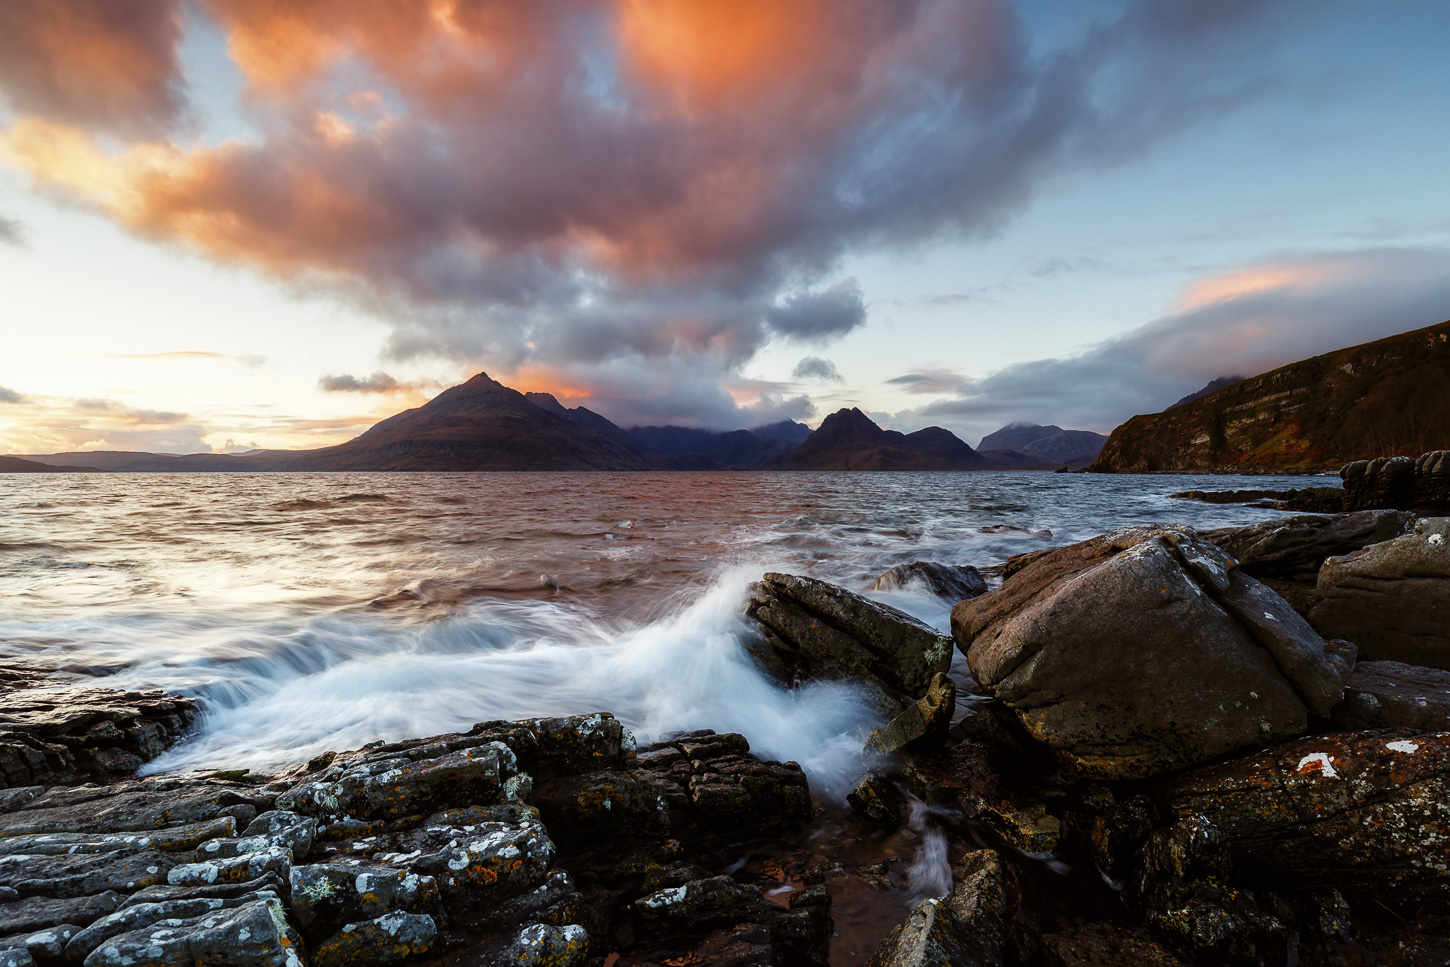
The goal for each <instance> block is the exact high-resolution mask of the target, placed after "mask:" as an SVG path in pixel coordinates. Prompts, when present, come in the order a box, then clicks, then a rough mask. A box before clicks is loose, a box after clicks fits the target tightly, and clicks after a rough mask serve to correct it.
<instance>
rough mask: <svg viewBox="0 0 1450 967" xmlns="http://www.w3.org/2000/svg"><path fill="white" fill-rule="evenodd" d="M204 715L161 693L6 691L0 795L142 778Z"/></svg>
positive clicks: (0, 694)
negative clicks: (8, 791)
mask: <svg viewBox="0 0 1450 967" xmlns="http://www.w3.org/2000/svg"><path fill="white" fill-rule="evenodd" d="M27 684H31V683H29V682H27ZM197 715H198V713H197V709H196V703H195V702H193V701H192V700H191V699H186V698H178V697H177V696H174V695H167V694H165V693H163V692H158V691H146V692H118V691H112V690H110V689H104V688H78V687H68V688H57V689H37V688H22V689H17V690H13V691H12V690H8V689H0V789H15V788H20V787H25V786H32V785H36V784H40V783H46V784H50V783H57V782H74V781H78V780H79V779H82V778H109V777H112V776H117V775H124V774H127V773H131V772H135V771H136V770H137V769H138V768H140V766H141V764H142V763H144V762H146V761H147V760H149V759H152V758H154V757H155V756H156V755H158V754H159V753H161V752H162V751H164V750H165V749H167V748H169V747H170V746H171V745H172V743H174V742H175V741H176V740H177V739H179V738H180V737H181V736H182V735H183V734H184V733H185V732H186V731H187V730H188V729H190V728H191V726H192V725H193V724H194V723H195V722H196V719H197Z"/></svg>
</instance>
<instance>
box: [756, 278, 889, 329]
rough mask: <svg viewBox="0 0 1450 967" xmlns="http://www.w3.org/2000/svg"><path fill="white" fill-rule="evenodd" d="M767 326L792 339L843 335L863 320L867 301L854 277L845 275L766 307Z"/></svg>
mask: <svg viewBox="0 0 1450 967" xmlns="http://www.w3.org/2000/svg"><path fill="white" fill-rule="evenodd" d="M765 320H766V322H767V323H768V324H769V325H770V328H771V329H773V330H775V331H776V332H778V333H780V334H781V335H782V336H786V337H788V338H791V339H799V340H801V341H806V342H808V341H812V340H816V341H819V340H826V339H830V338H832V337H834V336H844V335H845V334H846V333H848V332H850V331H851V330H852V329H856V328H859V327H860V326H862V325H863V324H864V323H865V322H866V303H865V301H864V300H863V299H862V297H861V286H860V284H859V283H858V282H857V281H856V280H855V279H845V280H843V281H841V282H838V283H836V284H835V285H833V286H831V287H830V288H829V289H826V290H824V291H822V292H797V293H793V294H792V295H789V296H786V298H785V300H784V301H783V302H782V303H781V304H780V305H777V306H771V307H770V308H769V309H767V310H766V313H765Z"/></svg>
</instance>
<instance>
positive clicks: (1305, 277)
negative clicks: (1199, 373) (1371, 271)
mask: <svg viewBox="0 0 1450 967" xmlns="http://www.w3.org/2000/svg"><path fill="white" fill-rule="evenodd" d="M1327 278H1328V270H1327V269H1326V268H1325V267H1324V266H1323V265H1313V264H1304V263H1300V264H1276V265H1260V266H1254V267H1253V268H1248V269H1243V270H1240V271H1236V272H1228V273H1225V274H1223V275H1213V276H1209V277H1208V278H1206V279H1199V280H1198V281H1196V282H1194V283H1193V284H1191V285H1190V286H1189V287H1188V289H1187V291H1185V292H1184V294H1183V298H1182V299H1181V300H1180V302H1179V309H1180V311H1187V310H1190V309H1198V308H1202V307H1203V306H1207V305H1211V304H1213V303H1215V302H1223V301H1225V300H1228V299H1237V298H1241V297H1242V296H1246V295H1256V294H1258V293H1262V292H1269V291H1272V290H1275V289H1303V288H1306V287H1309V286H1313V285H1318V284H1320V283H1322V282H1324V281H1325V280H1326V279H1327Z"/></svg>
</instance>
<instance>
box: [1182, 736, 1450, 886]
mask: <svg viewBox="0 0 1450 967" xmlns="http://www.w3.org/2000/svg"><path fill="white" fill-rule="evenodd" d="M1164 797H1165V799H1166V801H1167V803H1168V807H1169V809H1170V810H1171V811H1172V813H1173V815H1174V816H1175V817H1176V818H1178V819H1179V820H1191V821H1193V822H1198V821H1199V819H1201V820H1202V821H1204V822H1206V823H1208V824H1210V825H1211V826H1212V827H1213V829H1214V830H1215V831H1216V834H1217V835H1220V836H1222V837H1223V841H1224V843H1225V845H1226V847H1227V849H1228V851H1229V854H1230V856H1231V858H1232V861H1233V868H1234V870H1235V871H1237V872H1238V873H1240V874H1242V875H1251V876H1255V877H1258V878H1260V879H1263V880H1265V881H1267V882H1271V883H1275V884H1279V885H1281V886H1283V887H1287V888H1291V889H1296V890H1306V889H1314V888H1319V887H1322V888H1326V889H1331V888H1332V889H1337V890H1341V891H1345V892H1346V893H1352V894H1357V895H1361V896H1367V897H1374V898H1375V899H1376V901H1377V902H1381V903H1387V904H1392V905H1395V906H1398V907H1401V908H1413V906H1414V904H1415V903H1416V901H1417V899H1420V898H1432V899H1435V900H1438V901H1442V902H1443V901H1444V900H1446V899H1450V868H1447V866H1446V863H1445V849H1446V844H1447V843H1450V734H1447V733H1426V734H1409V733H1400V734H1399V735H1396V734H1395V733H1376V732H1371V733H1345V734H1338V735H1324V736H1315V737H1311V738H1304V739H1300V740H1298V741H1296V742H1291V743H1287V744H1285V745H1281V746H1277V747H1275V748H1272V749H1269V750H1267V751H1265V752H1261V753H1258V754H1256V755H1252V756H1247V757H1244V758H1241V759H1235V760H1232V761H1229V762H1225V763H1222V764H1219V765H1213V766H1206V767H1204V768H1201V769H1198V770H1195V771H1193V772H1189V773H1187V774H1185V775H1183V776H1182V777H1179V778H1177V779H1176V780H1174V781H1173V782H1171V783H1169V784H1168V785H1167V787H1166V788H1165V790H1164Z"/></svg>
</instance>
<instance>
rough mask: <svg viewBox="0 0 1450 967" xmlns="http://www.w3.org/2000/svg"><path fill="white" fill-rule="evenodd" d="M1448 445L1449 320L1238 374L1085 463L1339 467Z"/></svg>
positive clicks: (1103, 466) (1125, 429)
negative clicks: (1266, 369)
mask: <svg viewBox="0 0 1450 967" xmlns="http://www.w3.org/2000/svg"><path fill="white" fill-rule="evenodd" d="M1446 446H1450V322H1444V323H1441V324H1439V325H1436V326H1429V327H1427V328H1425V329H1417V330H1415V331H1413V332H1407V333H1401V334H1400V335H1398V336H1391V337H1389V338H1388V339H1380V340H1378V341H1376V342H1371V343H1365V344H1364V345H1360V346H1351V347H1349V348H1348V349H1341V350H1338V351H1336V352H1332V353H1325V354H1324V355H1322V356H1314V357H1312V358H1310V359H1304V360H1300V361H1299V362H1297V363H1290V364H1289V365H1287V366H1281V367H1280V368H1278V369H1276V370H1273V371H1272V372H1268V373H1263V374H1262V375H1259V376H1253V377H1250V378H1248V379H1244V380H1238V381H1236V382H1232V383H1230V384H1229V385H1226V386H1223V387H1221V388H1219V389H1215V390H1213V391H1212V392H1210V393H1208V394H1207V395H1205V396H1202V397H1200V398H1198V399H1191V400H1190V401H1189V402H1185V403H1182V404H1181V405H1175V406H1173V407H1171V408H1169V409H1167V410H1165V411H1163V412H1162V413H1152V414H1147V415H1143V416H1135V417H1133V418H1132V419H1130V420H1128V421H1127V422H1126V423H1124V424H1123V425H1122V426H1120V427H1118V428H1117V429H1116V430H1114V431H1113V432H1112V435H1111V436H1110V437H1109V438H1108V442H1107V443H1106V444H1104V445H1103V449H1102V452H1101V453H1100V454H1099V455H1098V459H1097V461H1096V462H1095V463H1094V464H1093V465H1092V467H1091V468H1090V469H1091V470H1094V471H1099V472H1103V473H1145V472H1153V471H1167V472H1189V471H1249V472H1255V473H1260V472H1282V473H1310V472H1322V471H1335V470H1338V469H1339V468H1340V467H1341V466H1343V465H1344V464H1346V463H1348V462H1350V461H1351V460H1360V459H1365V458H1371V457H1384V456H1419V455H1420V454H1422V453H1426V452H1428V451H1430V450H1438V449H1443V448H1445V447H1446Z"/></svg>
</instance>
